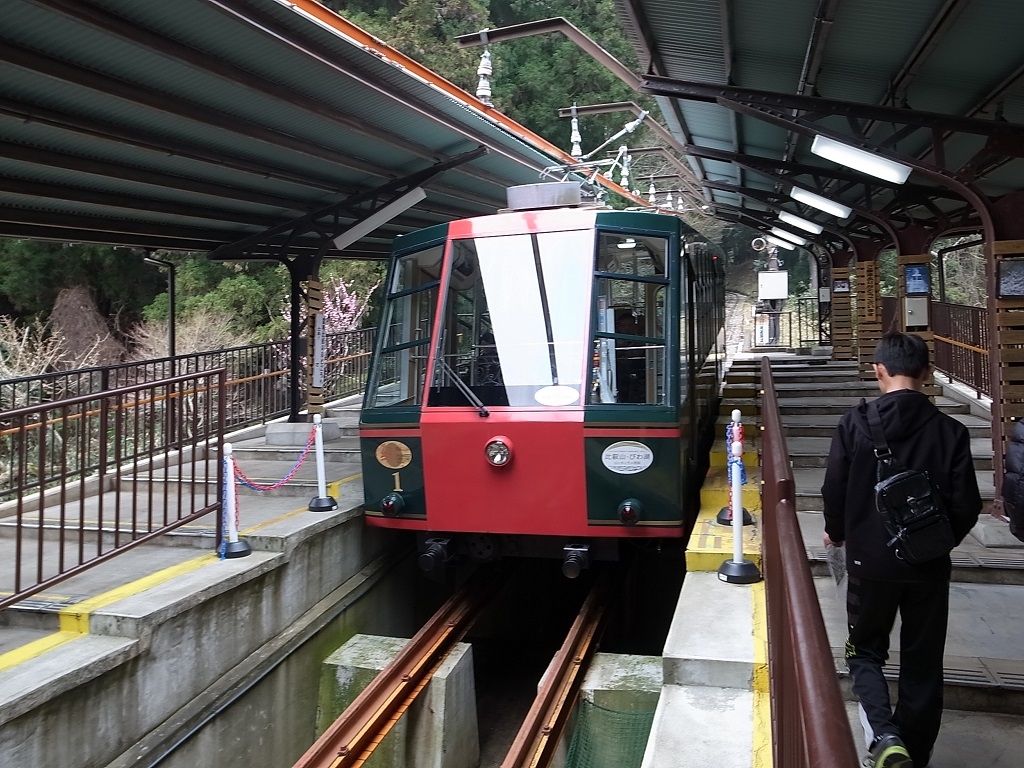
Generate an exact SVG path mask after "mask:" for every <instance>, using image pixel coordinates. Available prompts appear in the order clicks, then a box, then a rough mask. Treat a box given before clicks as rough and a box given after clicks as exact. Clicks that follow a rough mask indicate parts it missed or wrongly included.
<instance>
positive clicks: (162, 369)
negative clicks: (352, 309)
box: [0, 328, 376, 428]
mask: <svg viewBox="0 0 1024 768" xmlns="http://www.w3.org/2000/svg"><path fill="white" fill-rule="evenodd" d="M375 335H376V329H375V328H367V329H364V330H358V331H345V332H342V333H332V334H328V335H327V337H326V351H327V354H326V360H325V362H324V382H325V384H324V396H325V397H327V398H328V399H338V398H341V397H346V396H348V395H354V394H358V393H361V392H362V391H363V388H364V385H365V383H366V374H367V370H368V368H369V358H370V352H371V350H372V349H373V341H374V337H375ZM304 363H305V361H301V363H300V364H304ZM217 368H224V369H226V370H227V377H228V379H227V384H228V387H229V390H228V393H227V396H228V400H227V404H228V410H227V413H226V416H225V418H226V425H227V426H228V427H229V428H239V427H244V426H248V425H250V424H257V423H261V422H266V421H269V420H271V419H274V418H277V417H280V416H283V415H286V414H287V413H288V412H289V399H288V387H289V373H290V371H291V359H290V345H289V342H288V341H269V342H266V343H263V344H248V345H245V346H240V347H230V348H225V349H217V350H211V351H208V352H195V353H191V354H187V355H177V356H175V357H162V358H157V359H153V360H143V361H138V362H131V363H118V364H116V365H109V366H99V367H92V368H77V369H74V370H70V371H53V372H50V373H45V374H41V375H37V376H23V377H20V378H17V379H6V380H3V381H0V412H3V411H9V410H13V409H15V408H20V407H23V406H31V405H38V404H42V403H48V402H55V401H58V400H63V399H66V398H71V397H75V396H78V395H91V394H95V393H98V392H103V391H106V390H110V389H114V388H117V387H124V386H130V385H133V384H143V383H146V382H151V381H157V380H159V379H165V378H168V377H172V376H176V375H178V374H187V373H198V372H200V371H208V370H214V369H217Z"/></svg>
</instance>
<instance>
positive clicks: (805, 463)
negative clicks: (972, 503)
mask: <svg viewBox="0 0 1024 768" xmlns="http://www.w3.org/2000/svg"><path fill="white" fill-rule="evenodd" d="M723 442H724V441H723ZM786 445H787V447H788V448H789V456H790V459H791V461H792V466H793V468H794V469H795V468H797V467H824V466H826V465H827V464H828V452H829V448H830V447H831V445H832V438H831V437H790V436H789V435H787V437H786ZM971 456H972V457H973V458H974V469H975V470H977V471H979V472H980V471H985V470H987V471H989V472H991V471H992V441H991V440H988V439H985V438H983V437H979V438H974V439H972V440H971Z"/></svg>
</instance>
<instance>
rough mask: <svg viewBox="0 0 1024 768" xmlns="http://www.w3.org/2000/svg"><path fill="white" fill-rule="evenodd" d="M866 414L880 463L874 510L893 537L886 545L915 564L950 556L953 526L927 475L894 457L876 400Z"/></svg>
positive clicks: (898, 555) (900, 556)
mask: <svg viewBox="0 0 1024 768" xmlns="http://www.w3.org/2000/svg"><path fill="white" fill-rule="evenodd" d="M867 415H868V426H870V427H871V438H872V441H873V442H874V444H875V458H876V459H877V460H878V475H877V477H878V481H877V482H876V483H875V507H876V508H877V509H878V513H879V514H880V515H881V516H882V522H883V523H884V524H885V529H886V530H887V531H888V532H889V536H890V538H889V541H887V542H886V546H889V547H894V548H895V551H896V556H897V557H899V558H901V559H903V560H905V561H906V562H908V563H911V564H913V565H920V564H921V563H927V562H929V561H930V560H935V559H936V558H939V557H942V556H944V555H948V554H949V552H950V551H951V550H952V549H953V547H954V546H956V541H955V539H954V538H953V527H952V526H951V525H950V523H949V516H948V515H947V514H946V510H945V507H943V505H942V500H941V499H940V498H939V494H938V492H937V491H936V490H935V487H934V485H932V481H931V479H930V478H929V477H928V473H927V472H921V471H920V470H916V469H907V467H905V466H903V464H902V463H900V461H899V460H898V459H897V458H896V457H895V456H893V455H892V451H890V450H889V444H888V442H887V441H886V439H885V430H884V429H883V427H882V418H881V416H880V415H879V413H878V403H877V401H872V402H870V403H869V404H868V407H867Z"/></svg>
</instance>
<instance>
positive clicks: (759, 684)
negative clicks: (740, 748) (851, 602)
mask: <svg viewBox="0 0 1024 768" xmlns="http://www.w3.org/2000/svg"><path fill="white" fill-rule="evenodd" d="M750 600H751V610H752V616H753V629H754V679H753V681H752V682H753V691H754V734H753V736H754V739H753V755H752V756H751V758H752V759H751V767H752V768H773V765H774V762H775V761H774V757H773V754H772V753H773V749H772V705H771V694H770V691H769V685H770V677H769V675H768V606H767V604H766V595H765V586H764V582H763V581H759V582H757V583H756V584H752V585H751V590H750Z"/></svg>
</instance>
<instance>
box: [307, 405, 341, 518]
mask: <svg viewBox="0 0 1024 768" xmlns="http://www.w3.org/2000/svg"><path fill="white" fill-rule="evenodd" d="M313 432H314V438H315V444H316V491H317V493H318V494H319V495H318V496H316V497H314V498H313V499H311V500H310V502H309V511H310V512H330V511H331V510H334V509H337V508H338V502H337V501H336V500H335V499H334V498H333V497H331V496H328V495H327V470H326V468H325V467H324V427H323V419H321V418H320V414H319V413H314V414H313Z"/></svg>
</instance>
